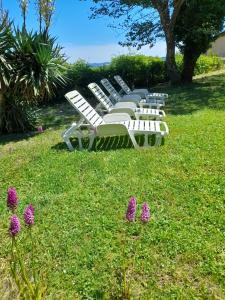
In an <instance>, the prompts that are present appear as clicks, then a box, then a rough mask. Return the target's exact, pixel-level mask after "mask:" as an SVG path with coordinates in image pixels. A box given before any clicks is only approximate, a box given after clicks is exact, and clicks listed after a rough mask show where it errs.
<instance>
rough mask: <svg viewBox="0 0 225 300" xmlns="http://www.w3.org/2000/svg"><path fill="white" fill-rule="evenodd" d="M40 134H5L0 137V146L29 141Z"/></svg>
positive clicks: (35, 132) (33, 132) (34, 132)
mask: <svg viewBox="0 0 225 300" xmlns="http://www.w3.org/2000/svg"><path fill="white" fill-rule="evenodd" d="M38 134H40V133H39V132H37V131H30V132H26V133H12V134H5V135H2V136H1V137H0V145H2V146H4V145H5V144H7V143H10V142H19V141H21V140H29V139H30V138H33V137H34V136H36V135H38Z"/></svg>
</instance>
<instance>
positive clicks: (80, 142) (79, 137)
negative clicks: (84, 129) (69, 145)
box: [77, 135, 83, 150]
mask: <svg viewBox="0 0 225 300" xmlns="http://www.w3.org/2000/svg"><path fill="white" fill-rule="evenodd" d="M77 138H78V143H79V149H80V150H82V149H83V144H82V140H81V136H80V135H78V136H77Z"/></svg>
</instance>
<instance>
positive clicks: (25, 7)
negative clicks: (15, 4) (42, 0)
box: [19, 0, 29, 30]
mask: <svg viewBox="0 0 225 300" xmlns="http://www.w3.org/2000/svg"><path fill="white" fill-rule="evenodd" d="M19 4H20V8H21V11H22V17H23V30H26V19H27V11H28V4H29V0H19Z"/></svg>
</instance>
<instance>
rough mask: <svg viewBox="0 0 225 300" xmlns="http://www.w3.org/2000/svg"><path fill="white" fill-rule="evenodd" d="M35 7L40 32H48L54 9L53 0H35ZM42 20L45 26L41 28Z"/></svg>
mask: <svg viewBox="0 0 225 300" xmlns="http://www.w3.org/2000/svg"><path fill="white" fill-rule="evenodd" d="M37 9H38V17H39V30H40V33H41V32H42V31H45V32H47V33H48V31H49V27H50V25H51V22H52V16H53V13H54V11H55V0H37ZM43 22H44V25H45V28H44V30H43V28H42V24H43Z"/></svg>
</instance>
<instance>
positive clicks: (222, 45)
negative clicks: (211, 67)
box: [207, 35, 225, 58]
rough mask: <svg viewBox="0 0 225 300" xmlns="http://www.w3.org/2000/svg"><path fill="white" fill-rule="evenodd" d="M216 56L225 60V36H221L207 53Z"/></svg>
mask: <svg viewBox="0 0 225 300" xmlns="http://www.w3.org/2000/svg"><path fill="white" fill-rule="evenodd" d="M210 54H215V55H218V56H222V57H224V58H225V35H224V36H220V37H219V38H218V39H217V40H216V41H215V42H213V43H212V46H211V48H210V49H209V50H208V51H207V55H210Z"/></svg>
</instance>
